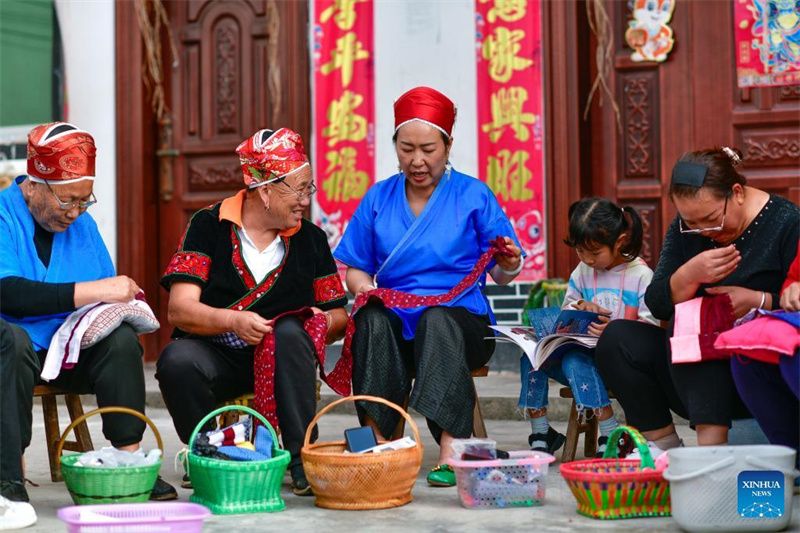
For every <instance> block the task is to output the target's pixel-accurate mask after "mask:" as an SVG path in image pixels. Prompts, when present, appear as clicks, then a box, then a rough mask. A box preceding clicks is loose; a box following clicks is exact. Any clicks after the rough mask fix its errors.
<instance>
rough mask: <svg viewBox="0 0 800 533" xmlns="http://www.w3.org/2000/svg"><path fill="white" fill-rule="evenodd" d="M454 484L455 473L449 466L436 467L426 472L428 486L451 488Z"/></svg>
mask: <svg viewBox="0 0 800 533" xmlns="http://www.w3.org/2000/svg"><path fill="white" fill-rule="evenodd" d="M455 484H456V473H455V472H453V467H451V466H450V465H436V466H434V467H433V468H431V471H430V472H428V485H431V486H434V487H452V486H454V485H455Z"/></svg>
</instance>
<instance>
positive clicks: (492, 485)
mask: <svg viewBox="0 0 800 533" xmlns="http://www.w3.org/2000/svg"><path fill="white" fill-rule="evenodd" d="M509 455H510V457H509V458H508V459H496V460H493V461H461V460H458V459H453V458H451V459H449V460H448V461H447V462H448V464H449V465H450V466H452V467H453V470H454V471H455V473H456V484H457V485H458V499H459V501H460V502H461V505H462V506H464V507H466V508H467V509H481V508H492V507H528V506H531V505H541V504H542V503H544V494H545V488H546V485H547V469H548V466H547V465H548V464H549V463H552V462H553V461H555V460H556V458H555V457H553V456H552V455H549V454H546V453H541V452H531V451H519V452H509Z"/></svg>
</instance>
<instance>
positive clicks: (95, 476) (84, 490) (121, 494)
mask: <svg viewBox="0 0 800 533" xmlns="http://www.w3.org/2000/svg"><path fill="white" fill-rule="evenodd" d="M103 413H124V414H129V415H132V416H135V417H137V418H140V419H142V420H144V421H145V422H146V423H147V424H148V425H149V426H150V429H152V430H153V433H155V436H156V442H157V443H158V449H159V450H163V449H164V446H163V444H162V442H161V435H160V434H159V433H158V430H157V429H156V426H155V425H154V424H153V422H152V421H151V420H150V419H149V418H147V417H146V416H145V415H143V414H142V413H140V412H139V411H135V410H133V409H128V408H127V407H102V408H100V409H95V410H94V411H89V412H88V413H86V414H84V415H82V416H80V417H78V418H77V419H75V420H74V421H73V422H72V423H71V424H70V425H69V426H68V427H67V429H66V430H64V434H63V435H62V436H61V439H60V440H59V441H58V448H56V455H57V456H58V457H60V458H61V473H62V475H63V476H64V483H65V484H66V485H67V490H69V494H70V496H72V501H73V502H75V504H76V505H88V504H98V503H141V502H146V501H147V500H149V499H150V493H151V492H152V491H153V486H155V484H156V478H157V477H158V471H159V469H161V459H159V460H158V462H156V463H155V464H152V465H149V466H132V467H122V468H92V467H86V466H76V465H75V463H77V462H78V459H79V458H80V456H81V454H71V455H67V456H61V453H62V452H63V451H64V444H65V443H66V441H67V436H69V433H70V432H71V431H72V430H73V429H74V428H75V426H77V425H78V424H80V423H81V422H83V421H84V420H86V419H87V418H89V417H90V416H94V415H99V414H103Z"/></svg>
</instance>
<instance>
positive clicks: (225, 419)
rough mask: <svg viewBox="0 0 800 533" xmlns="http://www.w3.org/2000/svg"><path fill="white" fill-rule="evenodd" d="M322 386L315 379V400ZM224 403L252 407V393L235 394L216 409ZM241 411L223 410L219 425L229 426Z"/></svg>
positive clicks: (218, 406) (276, 430)
mask: <svg viewBox="0 0 800 533" xmlns="http://www.w3.org/2000/svg"><path fill="white" fill-rule="evenodd" d="M321 387H322V382H321V381H320V380H317V402H319V399H320V388H321ZM226 405H239V406H244V407H249V408H251V409H252V408H253V393H252V392H248V393H247V394H242V395H241V396H237V397H236V398H232V399H230V400H228V401H227V402H222V403H221V404H219V405H217V409H219V408H220V407H223V406H226ZM240 414H241V413H240V412H238V411H225V412H224V413H222V414H221V415H219V421H218V423H219V427H220V428H225V427H228V426H230V425H231V424H235V423H236V422H238V421H239V415H240ZM273 429H274V430H275V432H276V433H278V434H280V431H278V428H273Z"/></svg>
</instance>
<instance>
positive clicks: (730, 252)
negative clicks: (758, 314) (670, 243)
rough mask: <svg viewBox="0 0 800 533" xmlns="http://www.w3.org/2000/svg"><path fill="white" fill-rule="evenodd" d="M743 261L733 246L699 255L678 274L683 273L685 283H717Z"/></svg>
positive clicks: (681, 268)
mask: <svg viewBox="0 0 800 533" xmlns="http://www.w3.org/2000/svg"><path fill="white" fill-rule="evenodd" d="M741 260H742V255H741V254H740V253H739V250H737V249H736V247H735V246H734V245H732V244H731V245H730V246H726V247H725V248H715V249H713V250H706V251H705V252H702V253H699V254H697V255H696V256H694V257H692V258H691V259H689V260H688V261H687V262H686V263H684V264H683V266H681V267H680V268H679V269H678V270H677V272H680V273H681V276H682V277H683V279H684V280H685V281H688V282H691V283H694V284H697V285H700V284H704V283H708V284H710V283H716V282H718V281H719V280H722V279H725V278H727V277H728V276H729V275H730V273H731V272H733V271H734V270H735V269H736V267H737V266H739V261H741ZM677 272H676V273H677ZM756 305H758V303H756Z"/></svg>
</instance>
